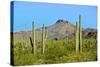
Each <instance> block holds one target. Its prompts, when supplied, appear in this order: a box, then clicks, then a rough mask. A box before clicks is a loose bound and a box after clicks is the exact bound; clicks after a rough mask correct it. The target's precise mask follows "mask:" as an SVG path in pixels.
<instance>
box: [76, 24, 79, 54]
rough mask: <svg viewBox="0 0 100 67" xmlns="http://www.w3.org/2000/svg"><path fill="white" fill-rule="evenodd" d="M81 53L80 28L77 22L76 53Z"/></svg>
mask: <svg viewBox="0 0 100 67" xmlns="http://www.w3.org/2000/svg"><path fill="white" fill-rule="evenodd" d="M78 52H79V27H78V23H77V22H76V53H78Z"/></svg>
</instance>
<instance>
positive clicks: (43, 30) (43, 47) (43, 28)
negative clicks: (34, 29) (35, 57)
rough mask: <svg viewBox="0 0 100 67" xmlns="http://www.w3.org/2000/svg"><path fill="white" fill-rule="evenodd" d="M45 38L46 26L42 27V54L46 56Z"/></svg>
mask: <svg viewBox="0 0 100 67" xmlns="http://www.w3.org/2000/svg"><path fill="white" fill-rule="evenodd" d="M44 36H45V27H44V24H43V27H42V46H41V47H42V50H41V51H42V54H44V49H45V42H44V41H45V39H44Z"/></svg>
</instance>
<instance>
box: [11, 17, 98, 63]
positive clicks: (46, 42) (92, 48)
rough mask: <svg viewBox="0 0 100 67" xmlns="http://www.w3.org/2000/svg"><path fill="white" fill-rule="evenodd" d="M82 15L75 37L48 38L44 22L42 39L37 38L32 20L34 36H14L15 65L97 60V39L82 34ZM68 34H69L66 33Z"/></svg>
mask: <svg viewBox="0 0 100 67" xmlns="http://www.w3.org/2000/svg"><path fill="white" fill-rule="evenodd" d="M81 20H82V17H81V16H79V21H78V22H76V26H75V38H74V39H73V38H68V37H65V38H61V39H58V38H55V39H50V38H48V35H47V34H48V29H46V27H45V25H44V24H43V26H42V28H41V34H40V36H41V37H40V39H39V40H37V39H36V35H37V34H36V30H35V25H34V24H35V22H32V37H31V36H30V37H29V38H26V39H25V38H24V39H21V40H18V39H16V38H13V44H11V45H13V47H11V49H12V52H13V54H12V56H13V58H12V59H13V61H14V63H13V65H29V64H55V63H69V62H85V61H96V60H97V39H96V38H94V37H93V38H85V37H83V35H82V25H81V24H82V21H81ZM66 35H67V36H68V34H67V33H66Z"/></svg>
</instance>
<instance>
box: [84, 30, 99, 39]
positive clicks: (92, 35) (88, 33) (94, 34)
mask: <svg viewBox="0 0 100 67" xmlns="http://www.w3.org/2000/svg"><path fill="white" fill-rule="evenodd" d="M83 34H84V37H85V38H97V30H96V29H92V28H87V29H85V30H84V31H83Z"/></svg>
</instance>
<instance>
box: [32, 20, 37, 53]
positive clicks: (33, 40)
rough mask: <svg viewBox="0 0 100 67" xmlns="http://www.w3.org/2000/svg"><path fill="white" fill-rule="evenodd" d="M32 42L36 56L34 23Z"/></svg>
mask: <svg viewBox="0 0 100 67" xmlns="http://www.w3.org/2000/svg"><path fill="white" fill-rule="evenodd" d="M32 42H33V47H32V48H33V53H34V54H36V45H35V27H34V22H32Z"/></svg>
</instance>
